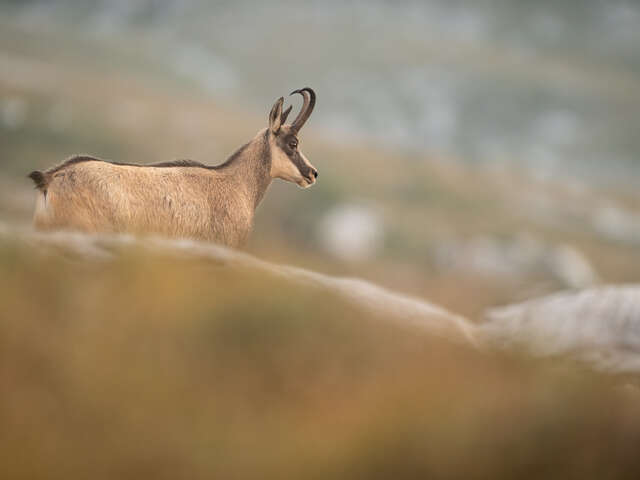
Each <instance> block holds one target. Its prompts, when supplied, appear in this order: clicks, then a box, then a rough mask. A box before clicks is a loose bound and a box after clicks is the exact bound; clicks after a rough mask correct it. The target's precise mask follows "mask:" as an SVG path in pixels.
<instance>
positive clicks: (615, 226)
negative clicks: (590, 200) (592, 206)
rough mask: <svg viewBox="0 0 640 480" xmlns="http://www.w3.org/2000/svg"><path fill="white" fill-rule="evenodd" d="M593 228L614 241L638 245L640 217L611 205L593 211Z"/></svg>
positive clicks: (639, 240)
mask: <svg viewBox="0 0 640 480" xmlns="http://www.w3.org/2000/svg"><path fill="white" fill-rule="evenodd" d="M591 221H592V224H593V227H594V228H595V230H596V231H597V232H598V233H600V234H601V235H603V236H605V237H607V238H609V239H611V240H616V241H621V242H625V243H630V244H640V215H638V214H635V213H632V212H629V211H627V210H625V209H622V208H620V207H618V206H616V205H613V204H606V205H603V206H601V207H600V208H598V209H597V210H595V212H594V213H593V215H592V218H591Z"/></svg>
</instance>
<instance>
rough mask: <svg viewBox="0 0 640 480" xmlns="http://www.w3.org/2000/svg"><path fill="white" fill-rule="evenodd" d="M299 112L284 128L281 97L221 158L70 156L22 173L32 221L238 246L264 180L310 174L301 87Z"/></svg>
mask: <svg viewBox="0 0 640 480" xmlns="http://www.w3.org/2000/svg"><path fill="white" fill-rule="evenodd" d="M296 93H297V94H300V95H302V97H303V99H304V100H303V105H302V109H301V110H300V113H299V114H298V116H297V117H296V119H295V120H294V121H293V123H292V124H290V125H285V121H286V119H287V116H288V115H289V113H290V112H291V107H289V108H288V109H286V110H285V111H283V110H282V106H283V103H284V98H283V97H280V98H279V99H278V100H276V102H275V104H274V105H273V108H272V109H271V112H270V113H269V126H268V127H267V128H265V129H262V130H260V131H259V132H258V134H257V135H256V136H255V137H254V138H253V140H251V141H250V142H248V143H247V144H245V145H244V146H242V147H240V148H239V149H238V150H237V151H236V152H235V153H233V154H232V155H231V156H230V157H229V158H228V159H227V160H226V161H225V162H224V163H222V164H220V165H216V166H207V165H204V164H202V163H199V162H195V161H192V160H178V161H173V162H164V163H155V164H150V165H138V164H128V163H117V162H112V161H106V160H101V159H99V158H95V157H90V156H84V155H79V156H74V157H71V158H69V159H68V160H66V161H65V162H63V163H62V164H60V165H58V166H55V167H52V168H50V169H48V170H46V171H44V172H40V171H34V172H31V173H30V174H29V178H31V179H32V180H33V181H34V182H35V184H36V188H37V189H38V190H39V194H38V198H37V201H36V209H35V214H34V224H35V227H36V228H37V229H39V230H58V229H68V230H77V231H82V232H90V233H91V232H128V233H134V234H141V233H142V234H144V233H151V234H159V235H164V236H169V237H185V238H192V239H198V240H207V241H213V242H217V243H221V244H223V245H228V246H231V247H238V246H241V245H243V244H244V243H245V241H246V240H247V238H248V236H249V233H250V232H251V228H252V225H253V216H254V213H255V210H256V207H257V206H258V204H259V203H260V201H261V200H262V198H263V197H264V194H265V192H266V190H267V188H268V187H269V185H270V184H271V181H272V179H274V178H281V179H283V180H286V181H289V182H293V183H296V184H298V185H299V186H300V187H303V188H306V187H309V186H311V185H313V184H314V183H315V181H316V178H317V177H318V171H317V170H316V169H315V167H313V165H311V163H309V161H308V160H307V158H306V157H305V156H304V155H303V154H302V152H301V151H300V148H299V143H298V133H299V132H300V129H301V128H302V126H303V125H304V124H305V122H306V121H307V119H308V118H309V116H310V115H311V112H312V111H313V108H314V106H315V99H316V96H315V93H314V91H313V90H312V89H311V88H308V87H305V88H302V89H300V90H295V91H293V92H292V93H291V95H293V94H296Z"/></svg>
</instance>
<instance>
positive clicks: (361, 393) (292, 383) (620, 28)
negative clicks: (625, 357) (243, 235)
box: [0, 0, 640, 479]
mask: <svg viewBox="0 0 640 480" xmlns="http://www.w3.org/2000/svg"><path fill="white" fill-rule="evenodd" d="M637 11H638V10H637V7H636V6H635V4H634V3H631V2H626V3H625V2H619V3H616V4H615V5H614V4H613V3H612V2H606V3H604V2H571V1H564V2H535V6H534V5H533V2H515V1H513V2H507V1H481V2H468V3H466V4H465V3H461V2H437V1H434V2H420V3H410V2H406V3H401V4H395V3H394V4H393V5H392V4H390V3H389V4H388V3H386V2H367V3H366V4H365V3H363V2H354V3H350V2H347V3H344V2H339V4H338V2H336V3H335V4H327V3H326V2H322V3H319V2H318V3H307V2H305V3H300V2H269V3H265V4H264V5H263V4H262V3H259V2H224V1H223V2H208V1H199V0H193V1H185V2H162V1H160V2H156V1H149V2H144V1H143V2H129V1H113V2H101V1H91V2H79V1H74V0H68V1H65V0H60V1H55V2H40V1H27V2H12V1H9V2H7V1H0V221H2V222H3V223H7V224H12V225H24V224H27V223H28V222H29V221H30V217H31V213H32V208H33V202H34V198H35V194H34V192H33V189H32V184H31V182H30V181H29V180H28V179H26V178H25V175H26V174H27V173H28V172H29V171H31V170H33V169H36V168H46V167H48V166H50V165H52V164H55V163H58V162H60V161H62V160H63V159H65V158H66V157H68V156H70V155H72V154H75V153H89V154H93V155H96V156H100V157H103V158H110V159H114V160H118V161H123V162H140V163H147V162H155V161H163V160H170V159H174V158H192V159H195V160H199V161H202V162H205V163H209V164H215V163H220V162H222V161H223V160H224V159H225V158H226V156H227V155H228V154H229V153H231V152H232V151H233V150H234V149H235V148H237V147H238V146H240V145H241V144H243V143H244V142H246V141H247V140H248V139H250V138H251V137H252V136H253V135H254V134H255V132H257V131H258V130H259V129H260V128H263V127H264V126H266V123H267V114H268V111H269V108H270V106H271V104H272V102H273V101H274V100H275V99H276V98H277V97H279V96H280V95H286V94H287V93H288V92H289V91H291V90H293V89H294V88H299V87H302V86H304V85H309V86H311V87H314V88H315V89H316V90H317V92H318V104H317V107H316V110H315V112H314V114H313V116H312V117H311V119H310V121H309V123H308V124H307V125H306V126H305V129H304V131H303V132H302V135H301V140H302V147H303V150H304V152H305V154H306V155H307V156H308V157H309V159H310V160H311V161H312V162H313V164H314V165H315V166H316V167H318V169H319V171H320V177H319V181H318V183H317V184H316V185H315V186H314V187H313V188H311V189H309V190H305V191H301V190H299V189H297V188H296V187H294V186H292V185H289V184H284V183H281V182H274V184H273V185H272V187H271V189H270V191H269V192H268V193H267V195H266V197H265V200H264V202H263V204H262V205H261V206H260V208H259V211H258V213H257V218H256V220H257V224H256V228H255V231H254V233H253V236H252V238H251V240H250V243H249V245H248V246H247V250H248V251H249V252H251V253H253V254H255V255H257V256H259V257H261V258H268V259H270V260H272V261H275V262H282V263H288V264H295V265H300V266H304V267H307V268H310V269H313V270H318V271H321V272H326V273H331V274H339V275H352V276H358V277H364V278H367V279H369V280H372V281H375V282H376V283H379V284H382V285H384V286H387V287H391V288H394V289H397V290H400V291H403V292H407V293H411V294H413V295H416V296H419V297H423V298H428V299H429V300H430V301H432V302H435V303H438V304H441V305H443V306H445V307H447V308H449V309H450V310H452V311H454V312H457V313H460V314H464V315H467V316H469V317H470V318H473V319H475V318H477V317H478V316H479V314H480V312H482V311H483V310H484V309H485V308H486V307H488V306H493V305H498V304H503V303H508V302H512V301H516V300H522V299H525V298H530V297H534V296H537V295H540V294H543V293H546V292H551V291H555V290H559V289H564V288H579V287H583V286H588V285H592V284H597V283H617V282H638V281H639V279H640V196H639V195H638V190H637V188H636V187H637V184H638V180H639V173H638V172H639V171H638V165H639V163H638V152H639V151H640V150H639V149H640V147H639V144H638V141H640V139H639V138H638V136H637V133H636V130H637V124H638V112H639V111H640V110H639V109H638V108H637V107H638V102H639V98H640V93H639V92H640V80H639V77H638V71H639V69H638V66H639V65H640V64H639V63H638V58H637V41H638V40H637V39H638V32H639V30H638V29H637V21H635V20H637V19H638V13H637ZM634 19H635V20H634ZM292 101H294V102H298V100H292ZM297 106H299V104H298V103H296V107H297ZM0 226H2V224H0ZM15 243H16V242H7V243H2V244H1V245H0V451H1V452H2V462H0V463H1V466H0V468H1V469H2V471H0V477H2V478H32V477H48V478H77V477H87V478H114V477H117V478H141V477H153V478H163V477H166V478H199V477H202V478H269V477H272V478H314V477H317V478H327V477H329V478H389V477H393V478H465V479H466V478H540V477H544V478H569V477H580V478H582V477H584V478H636V477H637V476H638V474H637V472H638V470H639V468H638V460H637V455H636V450H637V445H638V440H640V438H639V437H640V409H639V407H638V405H639V403H638V394H637V391H636V389H635V388H634V387H621V385H622V384H623V380H624V379H619V378H616V379H611V378H604V377H601V376H598V375H595V374H592V373H586V372H584V371H582V370H580V369H578V368H576V367H575V366H574V365H571V364H569V363H566V362H563V361H559V360H557V359H556V360H554V361H553V362H551V361H548V362H541V361H535V362H533V361H530V360H526V359H523V358H520V357H518V356H502V355H495V354H489V353H479V352H478V351H476V350H474V349H470V348H468V347H463V346H455V345H451V344H449V343H448V342H446V341H444V340H438V339H435V338H431V337H429V336H427V335H426V334H424V332H420V331H416V330H413V329H410V328H408V327H407V328H404V327H401V326H399V325H397V324H395V325H394V324H388V323H385V322H383V321H381V320H383V319H381V318H376V317H375V315H372V314H371V313H370V312H363V311H360V310H359V309H358V308H356V307H355V306H353V305H352V304H347V303H345V302H344V301H343V300H341V299H340V298H337V297H334V296H333V295H332V294H330V293H329V292H326V291H324V290H320V289H316V288H312V287H310V286H309V285H301V284H296V283H294V282H287V281H285V280H274V279H273V278H271V277H269V278H267V277H266V276H265V277H263V276H261V275H260V274H257V273H255V272H254V273H248V272H246V271H243V270H241V269H240V270H237V269H234V268H228V267H224V266H220V265H213V264H202V263H201V262H195V261H186V260H185V261H179V260H175V259H174V260H169V259H167V258H164V257H162V256H157V255H151V254H149V253H148V252H147V253H144V252H138V251H136V250H135V249H129V250H126V249H125V251H124V252H122V253H121V255H118V256H116V258H115V259H114V260H112V261H109V262H98V263H93V262H86V261H84V260H81V259H79V258H77V257H76V256H68V255H66V254H51V252H43V251H41V250H40V249H39V248H38V247H37V245H31V244H28V243H27V244H26V245H22V246H16V245H15Z"/></svg>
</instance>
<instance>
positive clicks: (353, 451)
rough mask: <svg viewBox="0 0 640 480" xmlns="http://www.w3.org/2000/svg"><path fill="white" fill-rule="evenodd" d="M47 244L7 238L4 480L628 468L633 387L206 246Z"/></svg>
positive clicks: (522, 475)
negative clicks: (464, 335) (470, 337)
mask: <svg viewBox="0 0 640 480" xmlns="http://www.w3.org/2000/svg"><path fill="white" fill-rule="evenodd" d="M44 237H46V239H41V241H33V240H34V239H33V238H30V237H29V236H26V237H22V236H16V235H13V234H11V233H10V231H7V230H5V229H3V228H2V225H0V304H1V305H2V309H0V426H1V427H2V428H0V451H2V454H3V457H2V458H3V460H2V462H0V477H2V478H8V479H17V478H52V479H57V478H60V479H62V478H92V479H103V478H104V479H109V478H114V477H117V478H122V479H128V478H132V479H133V478H135V479H139V478H155V479H164V478H166V479H175V478H192V479H199V478H203V479H209V478H237V479H245V478H246V479H251V478H261V479H264V478H318V479H326V478H335V479H353V478H374V479H375V478H381V479H386V478H398V479H404V478H406V479H415V478H433V479H485V478H514V479H516V478H517V479H527V478H532V479H535V478H540V477H544V478H558V479H564V478H587V479H590V478H593V479H600V478H607V477H611V478H616V479H625V478H629V479H634V478H637V476H638V472H639V471H640V464H639V459H638V455H637V445H638V442H639V441H640V403H639V402H638V399H639V395H640V390H639V389H638V387H637V385H634V384H628V383H626V382H628V381H629V379H628V378H624V377H620V376H618V377H610V376H609V377H604V376H601V375H597V374H594V373H592V372H589V371H585V370H584V369H582V368H580V366H579V365H576V364H573V363H572V362H571V361H569V360H568V359H567V360H563V359H561V358H554V359H553V361H549V360H547V361H540V360H535V361H534V360H533V359H525V358H524V357H520V356H518V355H514V354H510V355H506V354H498V353H490V352H482V351H479V350H478V349H475V348H472V347H471V346H470V345H465V344H462V343H452V342H449V341H446V340H444V339H443V338H442V337H440V336H436V335H431V333H433V331H432V330H431V329H430V328H420V327H425V326H426V325H425V324H422V325H421V324H420V323H419V322H406V321H401V322H398V321H396V320H397V318H396V317H394V316H393V315H392V314H390V315H387V312H386V311H384V309H380V310H379V311H378V312H377V313H376V312H372V311H371V309H363V308H362V307H363V306H366V303H367V299H366V298H359V299H358V301H356V302H352V301H347V297H348V295H347V297H345V296H344V295H339V294H338V293H339V292H340V290H345V291H344V292H343V293H348V292H346V290H347V288H348V286H349V285H348V284H346V283H344V282H341V281H340V280H339V279H333V280H332V282H334V283H336V284H337V285H338V288H320V285H318V284H317V282H305V281H301V280H302V279H301V276H300V275H274V273H275V271H276V270H275V269H276V268H277V267H276V266H274V265H271V266H270V267H269V268H255V267H256V265H260V261H259V260H255V259H253V260H251V264H252V266H251V267H250V268H243V267H242V265H241V264H238V263H237V261H234V259H236V260H237V257H238V256H240V254H238V253H233V254H231V255H229V254H225V253H224V252H216V248H215V246H206V247H203V248H202V249H199V248H198V247H197V246H194V245H182V244H181V242H178V241H173V242H170V244H171V248H170V249H169V248H167V249H158V248H157V246H158V243H154V242H148V243H147V242H143V241H138V242H131V241H129V242H127V240H126V238H120V239H115V240H117V241H111V242H109V239H108V238H100V237H98V238H87V237H86V236H82V235H77V236H75V237H74V236H70V235H60V236H54V235H45V236H44ZM167 243H169V242H167ZM92 245H93V246H94V247H95V246H97V247H100V246H102V247H106V248H101V249H92V248H90V247H91V246H92ZM154 246H155V247H156V248H154ZM163 250H164V251H163ZM201 250H204V251H207V252H208V251H213V252H216V253H217V254H216V255H214V256H209V258H206V257H207V255H202V254H200V255H199V254H197V252H199V251H201ZM181 251H183V252H184V254H180V252H181ZM190 252H196V255H190ZM98 253H101V254H100V255H98ZM104 254H109V255H108V256H107V257H105V256H104ZM227 256H230V257H231V258H230V259H228V260H226V259H225V258H226V257H227ZM229 260H230V261H229ZM246 267H249V265H248V264H247V265H246ZM269 270H271V271H269ZM398 313H400V314H402V312H398ZM435 326H436V327H437V325H435ZM636 380H637V378H636ZM461 459H462V460H461Z"/></svg>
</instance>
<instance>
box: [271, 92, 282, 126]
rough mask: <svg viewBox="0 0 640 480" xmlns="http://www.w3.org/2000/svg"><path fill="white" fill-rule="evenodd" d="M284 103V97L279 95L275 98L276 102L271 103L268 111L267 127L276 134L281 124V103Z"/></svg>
mask: <svg viewBox="0 0 640 480" xmlns="http://www.w3.org/2000/svg"><path fill="white" fill-rule="evenodd" d="M283 103H284V98H283V97H280V98H279V99H278V100H276V103H274V104H273V107H272V108H271V113H269V128H270V129H271V131H272V132H273V133H274V134H276V135H277V134H278V132H279V131H280V126H281V125H282V104H283Z"/></svg>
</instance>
